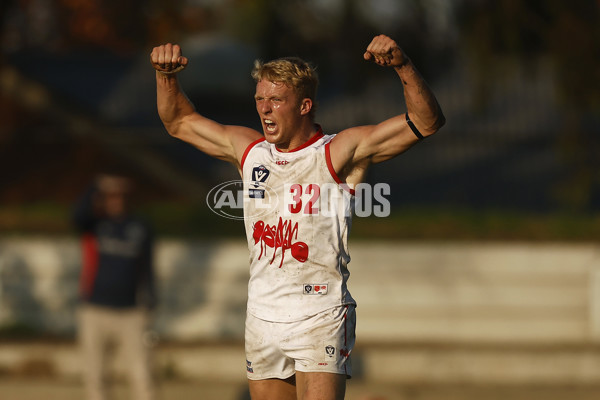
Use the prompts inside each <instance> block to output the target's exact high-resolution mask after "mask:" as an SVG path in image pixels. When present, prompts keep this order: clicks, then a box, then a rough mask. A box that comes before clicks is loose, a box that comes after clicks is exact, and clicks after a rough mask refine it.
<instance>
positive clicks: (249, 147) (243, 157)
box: [240, 137, 265, 171]
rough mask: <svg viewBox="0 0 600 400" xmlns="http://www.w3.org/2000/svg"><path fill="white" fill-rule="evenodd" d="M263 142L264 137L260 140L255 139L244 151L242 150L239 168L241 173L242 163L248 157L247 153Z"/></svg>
mask: <svg viewBox="0 0 600 400" xmlns="http://www.w3.org/2000/svg"><path fill="white" fill-rule="evenodd" d="M263 140H265V138H264V137H262V138H260V139H256V140H255V141H254V142H252V143H250V144H249V145H248V147H246V150H244V155H243V156H242V160H241V161H240V168H241V169H242V171H244V161H246V157H248V153H250V150H252V148H253V147H254V146H256V145H257V144H259V143H260V142H262V141H263Z"/></svg>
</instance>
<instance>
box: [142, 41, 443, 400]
mask: <svg viewBox="0 0 600 400" xmlns="http://www.w3.org/2000/svg"><path fill="white" fill-rule="evenodd" d="M363 57H364V59H365V60H367V61H373V62H375V63H376V64H378V65H380V66H383V67H388V68H390V69H391V70H393V71H394V72H395V73H396V74H397V76H398V77H399V78H400V79H399V80H400V82H401V83H400V84H399V85H398V89H399V90H402V88H403V89H404V97H405V100H406V106H407V112H406V113H399V114H398V115H397V116H395V117H392V118H390V119H388V120H386V121H383V122H381V123H379V124H376V125H368V126H359V127H352V128H349V129H345V130H343V131H341V132H339V133H338V134H336V135H325V134H324V133H323V131H322V129H321V127H320V126H319V125H317V124H315V122H314V114H315V109H316V91H317V85H318V77H317V74H316V71H315V69H314V68H313V67H312V66H311V65H310V64H308V63H307V62H305V61H303V60H301V59H299V58H296V57H292V58H282V59H278V60H274V61H270V62H267V63H262V62H260V61H257V62H256V64H255V67H254V70H253V71H252V77H253V78H254V80H255V81H256V92H255V96H254V98H255V103H256V110H257V112H258V115H259V117H260V120H261V123H262V128H263V133H262V134H261V133H260V132H258V131H256V130H254V129H250V128H246V127H242V126H232V125H222V124H219V123H217V122H215V121H213V120H210V119H208V118H206V117H204V116H202V115H201V114H199V113H198V112H196V110H195V108H194V106H193V105H192V104H191V102H190V101H189V100H188V98H187V97H186V95H185V94H184V93H183V91H182V90H181V88H180V86H179V82H178V79H177V75H176V73H177V72H179V71H180V70H182V69H183V68H184V67H185V66H186V65H187V64H188V59H187V58H186V57H184V56H183V55H182V52H181V48H180V47H179V46H178V45H172V44H165V45H161V46H157V47H155V48H154V49H153V51H152V54H151V55H150V61H151V63H152V66H153V67H154V68H155V69H156V86H157V106H158V113H159V116H160V118H161V120H162V122H163V124H164V125H165V128H166V129H167V131H168V132H169V134H170V135H172V136H174V137H177V138H179V139H181V140H183V141H185V142H187V143H190V144H191V145H193V146H195V147H197V148H198V149H199V150H201V151H203V152H204V153H206V154H208V155H210V156H213V157H216V158H218V159H221V160H224V161H228V162H230V163H231V164H233V165H234V167H236V168H237V169H238V172H239V173H240V175H241V176H242V177H243V179H244V180H245V181H246V182H247V185H244V187H245V188H244V222H245V227H246V235H247V239H248V248H249V250H250V259H251V264H250V282H249V285H248V306H247V314H246V335H245V342H246V371H247V378H248V383H249V389H250V395H251V397H252V399H253V400H291V399H301V400H314V399H321V400H339V399H343V398H344V396H345V390H346V379H347V378H348V377H350V376H351V374H352V371H351V364H350V353H351V352H352V349H353V346H354V333H355V329H354V327H355V312H354V309H355V306H356V303H355V301H354V299H353V298H352V296H351V295H350V292H349V291H348V288H347V285H346V283H347V279H348V276H349V272H348V269H347V263H348V262H349V260H350V257H349V253H348V248H347V235H348V231H349V229H350V221H351V217H352V212H351V208H352V204H353V192H354V188H355V187H356V186H357V185H358V184H360V183H362V182H363V181H364V179H365V177H366V172H367V169H368V167H369V166H370V165H371V164H374V163H379V162H383V161H386V160H389V159H391V158H393V157H395V156H397V155H399V154H400V153H402V152H404V151H406V150H408V149H409V148H410V147H412V146H413V145H414V144H416V143H417V142H418V141H419V140H421V139H423V138H424V137H426V136H430V135H432V134H434V133H435V132H437V131H438V130H439V129H440V128H441V127H442V125H444V122H445V119H444V116H443V114H442V111H441V108H440V106H439V104H438V103H437V100H436V99H435V96H434V95H433V93H432V91H431V90H430V89H429V87H428V85H427V84H426V83H425V81H424V80H423V78H422V77H421V75H420V74H419V72H418V71H417V70H416V68H415V66H414V65H413V63H412V62H411V60H410V59H409V58H408V56H407V55H406V54H405V53H404V52H403V51H402V49H401V48H400V47H399V46H398V45H397V44H396V42H395V41H394V40H392V39H391V38H389V37H388V36H385V35H379V36H376V37H375V38H373V40H372V41H371V43H370V44H369V45H368V46H367V48H366V51H365V53H364V54H363ZM339 67H340V68H344V66H343V65H340V66H339ZM357 78H359V77H357ZM398 108H399V109H400V107H398ZM424 162H426V160H424ZM267 185H268V187H267ZM325 187H327V188H333V189H331V192H335V195H334V196H332V197H330V198H335V199H337V200H336V201H335V203H331V204H326V202H327V200H325V197H324V194H323V193H321V195H322V196H321V198H319V195H320V188H325ZM268 188H271V189H270V190H273V191H274V192H275V193H276V194H277V196H274V195H273V196H272V198H278V199H281V200H282V201H280V202H278V203H277V204H273V208H272V209H271V210H270V212H268V213H265V212H263V211H264V210H261V209H260V208H264V203H262V199H264V198H266V196H269V197H271V194H270V193H267V189H268ZM303 191H304V192H303ZM331 192H330V193H331ZM340 199H341V200H340ZM286 201H288V202H289V203H286ZM303 202H304V203H303ZM327 205H329V206H330V207H331V206H333V207H334V209H335V212H334V213H333V215H332V214H330V213H329V212H328V214H329V215H325V212H324V210H325V209H324V208H320V207H325V206H327ZM261 206H263V207H261ZM319 210H321V211H323V212H321V213H319ZM329 211H331V208H329Z"/></svg>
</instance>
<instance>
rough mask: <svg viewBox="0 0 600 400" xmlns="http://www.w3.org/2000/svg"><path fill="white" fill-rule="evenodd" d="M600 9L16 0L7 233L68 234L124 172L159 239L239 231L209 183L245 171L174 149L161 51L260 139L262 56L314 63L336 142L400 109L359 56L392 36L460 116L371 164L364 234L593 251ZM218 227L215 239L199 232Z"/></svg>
mask: <svg viewBox="0 0 600 400" xmlns="http://www.w3.org/2000/svg"><path fill="white" fill-rule="evenodd" d="M599 10H600V2H599V1H597V0H572V1H570V2H564V1H560V0H521V1H519V0H498V1H491V0H490V1H486V0H451V1H444V0H403V1H399V0H289V1H276V0H256V1H251V0H224V1H215V0H152V1H141V0H132V1H129V2H123V1H116V0H103V1H101V0H5V1H3V2H2V3H1V5H0V42H1V44H2V52H1V53H0V68H1V69H2V71H1V74H0V76H1V77H0V105H1V107H0V120H1V121H2V122H1V125H0V171H1V172H0V179H1V183H0V232H2V233H5V234H6V233H28V234H47V233H52V234H55V233H60V234H70V233H72V230H71V229H72V228H71V226H70V223H69V208H70V206H71V204H72V203H73V202H74V201H75V199H76V198H77V196H78V195H79V193H81V192H82V191H83V190H84V189H85V187H86V186H87V185H88V184H89V182H91V181H92V180H93V178H94V176H95V175H96V174H98V173H100V172H106V171H120V172H123V171H125V172H126V173H127V174H129V175H131V176H133V177H134V179H135V180H136V182H137V189H138V190H137V192H138V198H137V200H138V204H139V211H140V213H142V214H144V215H146V216H147V218H148V219H150V220H151V221H152V222H153V223H154V224H155V226H156V229H157V231H158V233H159V234H162V235H169V236H171V235H173V236H178V235H186V236H187V235H191V236H214V235H226V236H229V235H234V236H241V235H242V232H241V231H242V229H243V228H242V224H241V223H239V222H235V221H228V220H224V219H222V218H219V217H217V216H215V215H213V214H212V213H211V212H210V210H209V209H208V207H207V206H206V202H205V196H206V193H207V192H208V190H210V188H211V187H212V186H214V185H215V184H217V183H220V182H222V181H224V180H229V179H236V176H235V171H234V169H233V168H231V167H229V166H227V165H223V164H222V163H221V162H219V161H214V160H211V159H209V158H208V157H206V156H204V155H202V154H200V153H199V152H197V151H195V150H194V149H192V148H190V147H189V146H187V145H185V144H182V143H179V142H178V141H176V140H175V139H172V138H170V137H168V135H167V134H166V132H165V131H164V129H163V128H162V126H161V124H160V121H159V120H158V117H157V115H156V109H155V95H154V81H153V79H154V75H153V70H152V69H151V67H150V65H149V63H148V56H149V53H150V51H151V49H152V47H153V46H155V45H157V44H160V43H164V42H173V43H180V44H181V45H182V47H183V51H184V53H185V54H186V55H188V56H189V57H190V59H191V64H190V67H189V68H188V70H186V71H185V72H184V73H183V74H182V77H181V79H182V84H183V86H184V88H185V90H186V92H187V93H188V95H189V97H190V98H191V99H192V101H193V102H194V103H195V105H196V107H197V108H198V110H199V111H200V112H201V113H203V114H204V115H206V116H208V117H210V118H213V119H215V120H217V121H219V122H222V123H228V124H229V123H230V124H243V125H248V126H252V127H255V128H259V125H258V119H257V118H256V116H255V110H254V105H253V99H252V95H253V83H252V81H251V79H250V77H249V71H250V69H251V66H252V61H253V60H254V59H255V58H261V59H271V58H275V57H279V56H287V55H298V56H301V57H303V58H305V59H308V60H310V61H311V62H312V63H313V64H315V65H316V66H317V68H318V71H319V74H320V79H321V86H320V92H319V97H318V100H319V112H318V114H317V120H318V122H320V123H321V124H322V125H323V127H324V129H325V131H326V132H328V133H334V132H337V131H339V130H341V129H344V128H346V127H348V126H352V125H357V124H371V123H377V122H379V121H381V120H383V119H385V118H387V117H390V116H392V115H394V114H396V113H400V112H403V111H404V104H403V101H402V93H401V86H400V84H399V82H398V81H397V78H396V77H395V76H394V74H393V73H391V72H389V71H384V70H382V69H381V68H377V67H375V66H373V65H372V64H369V63H365V62H364V61H363V60H362V54H363V52H364V49H365V47H366V46H367V44H368V43H369V41H370V40H371V38H372V37H373V36H374V35H376V34H379V33H385V34H387V35H389V36H391V37H393V38H394V39H396V40H397V42H398V43H399V44H400V45H401V46H402V47H403V49H404V50H405V51H406V52H407V53H408V54H409V55H410V57H411V58H412V59H413V61H414V62H415V64H416V65H417V66H418V68H419V69H420V70H421V72H422V73H423V75H424V76H425V77H426V79H427V80H428V82H429V83H430V85H431V86H432V87H433V89H434V91H435V93H436V95H437V96H438V99H439V100H440V103H441V105H442V108H443V109H444V112H445V114H446V117H447V120H448V123H447V125H446V126H445V127H444V128H443V130H442V131H441V132H440V133H439V134H438V135H436V136H435V137H434V138H432V139H431V140H428V141H426V142H424V143H422V144H420V145H419V146H417V147H415V148H414V149H411V151H409V152H408V153H406V155H402V156H400V157H398V158H396V159H394V160H392V161H390V162H388V163H384V164H380V165H376V166H374V167H373V168H372V170H371V172H370V175H369V181H371V182H388V183H390V184H391V185H392V194H391V197H390V200H391V203H392V206H393V207H392V216H391V217H390V218H386V219H380V218H356V219H355V222H354V227H353V229H354V234H355V235H356V236H357V237H370V238H373V237H386V238H403V239H442V238H452V239H457V238H464V239H486V240H487V239H509V240H512V239H514V240H596V239H598V238H600V224H599V222H600V221H599V218H600V217H599V214H598V210H599V208H600V190H599V188H600V185H599V183H600V169H599V167H600V165H599V164H600V161H599V160H600V157H598V154H600V152H599V150H600V143H599V141H600V138H599V134H600V132H599V131H600V99H599V96H600V91H599V90H598V82H599V81H600V76H599V75H600V68H598V65H599V61H600V23H599V22H600V11H599ZM207 227H210V229H207Z"/></svg>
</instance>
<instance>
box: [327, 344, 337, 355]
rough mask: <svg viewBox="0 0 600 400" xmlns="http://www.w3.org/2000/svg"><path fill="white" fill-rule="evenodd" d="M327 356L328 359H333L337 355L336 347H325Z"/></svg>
mask: <svg viewBox="0 0 600 400" xmlns="http://www.w3.org/2000/svg"><path fill="white" fill-rule="evenodd" d="M325 354H327V356H328V357H333V356H334V355H335V347H333V346H331V345H329V346H325Z"/></svg>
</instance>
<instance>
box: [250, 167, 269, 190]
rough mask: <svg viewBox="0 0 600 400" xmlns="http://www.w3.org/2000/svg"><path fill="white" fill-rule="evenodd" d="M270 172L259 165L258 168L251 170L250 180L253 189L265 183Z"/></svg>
mask: <svg viewBox="0 0 600 400" xmlns="http://www.w3.org/2000/svg"><path fill="white" fill-rule="evenodd" d="M270 174H271V172H270V171H269V170H268V169H267V168H266V167H265V166H264V165H259V166H258V167H254V168H252V180H253V181H254V187H255V188H257V187H259V186H260V184H261V183H265V182H266V181H267V178H268V177H269V175H270Z"/></svg>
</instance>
